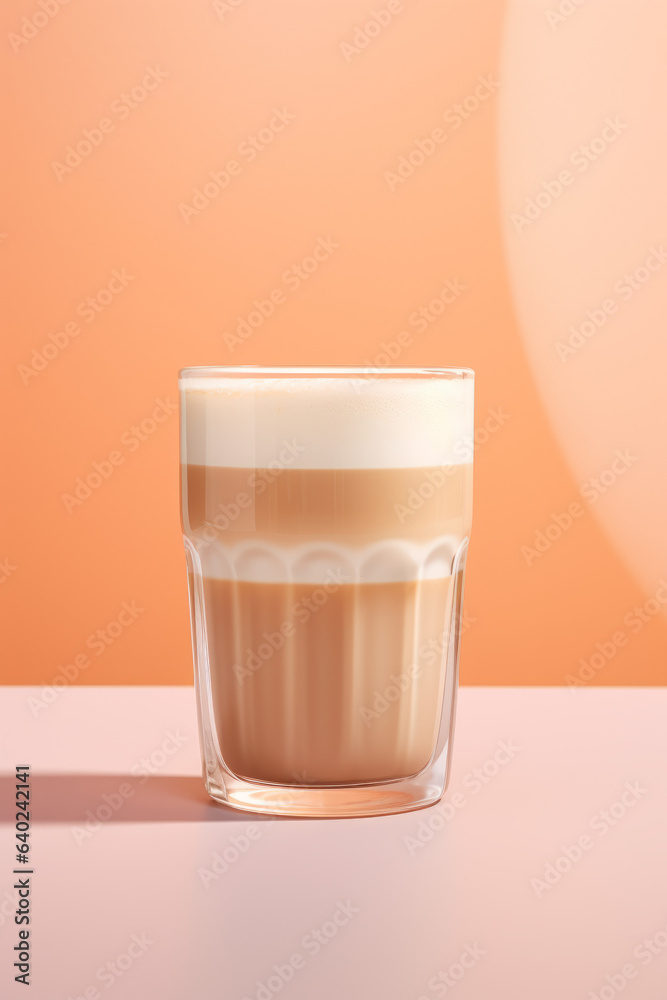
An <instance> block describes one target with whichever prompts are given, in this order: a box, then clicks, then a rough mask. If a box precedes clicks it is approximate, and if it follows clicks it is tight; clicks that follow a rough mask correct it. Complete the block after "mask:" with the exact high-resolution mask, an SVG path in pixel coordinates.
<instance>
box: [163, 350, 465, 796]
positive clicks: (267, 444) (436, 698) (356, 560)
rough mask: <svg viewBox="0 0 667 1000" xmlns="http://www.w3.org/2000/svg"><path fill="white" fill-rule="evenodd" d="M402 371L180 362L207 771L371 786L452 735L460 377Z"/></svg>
mask: <svg viewBox="0 0 667 1000" xmlns="http://www.w3.org/2000/svg"><path fill="white" fill-rule="evenodd" d="M321 371H324V373H321ZM395 372H396V373H395ZM400 372H401V370H400V369H399V370H394V371H392V370H388V373H387V374H384V373H383V375H382V376H373V377H368V376H366V377H364V376H363V374H360V373H357V374H354V373H350V374H347V373H346V372H345V370H344V369H341V370H336V373H335V375H329V374H328V373H327V372H326V370H317V373H316V374H315V373H311V371H310V370H308V369H303V370H300V369H295V370H290V371H289V372H285V373H282V372H281V373H279V374H274V373H271V374H267V375H262V374H261V370H260V372H259V373H257V372H254V371H253V370H252V369H247V370H243V369H237V370H234V371H233V372H230V373H227V372H226V371H225V370H224V369H203V370H198V369H190V370H187V371H186V372H184V373H182V379H181V392H182V438H181V440H182V454H181V458H182V480H181V482H182V517H183V528H184V533H185V539H186V550H187V553H188V566H189V575H190V591H191V607H192V621H193V642H194V645H195V657H196V660H197V661H198V662H197V668H198V685H199V692H198V697H199V700H200V712H201V713H202V717H203V722H202V726H203V730H204V745H203V752H204V759H205V764H206V767H207V768H208V770H209V773H213V771H214V770H217V769H218V768H219V769H220V772H221V773H222V774H223V776H224V775H228V776H229V777H230V778H234V779H238V780H239V781H241V782H246V783H267V784H273V785H279V786H281V787H283V788H301V789H303V788H311V789H316V788H324V787H330V788H335V787H339V788H340V787H350V786H359V785H379V784H382V783H387V782H398V781H405V779H410V778H411V777H413V776H415V775H418V774H420V773H421V772H423V771H424V769H426V768H428V766H429V765H430V764H431V763H432V762H433V760H434V757H435V756H436V752H437V749H438V742H439V739H440V741H441V742H442V741H443V739H444V741H445V742H446V741H447V739H448V738H449V728H448V727H449V726H450V718H445V719H444V722H443V715H444V714H446V713H445V709H446V711H447V712H449V714H450V716H451V713H452V711H453V704H451V703H452V701H453V695H454V692H453V690H450V692H449V696H448V697H447V692H446V688H447V680H448V671H450V672H452V671H455V670H456V663H455V660H456V657H457V656H458V635H457V628H456V626H457V615H458V612H459V611H460V602H461V596H462V578H463V569H464V564H465V550H466V546H467V539H468V534H469V531H470V521H471V506H472V403H473V396H472V385H473V382H472V378H471V377H467V376H466V374H465V373H461V372H460V371H458V372H456V373H455V374H454V375H452V376H450V377H443V376H442V375H441V374H440V373H438V372H435V373H424V375H423V377H413V376H412V372H410V374H409V375H405V376H402V375H401V374H400ZM454 647H456V648H454ZM449 680H450V688H451V687H452V683H453V680H454V678H453V677H450V678H449ZM448 701H449V703H450V704H449V706H447V702H448ZM443 725H444V730H443ZM219 780H223V779H219Z"/></svg>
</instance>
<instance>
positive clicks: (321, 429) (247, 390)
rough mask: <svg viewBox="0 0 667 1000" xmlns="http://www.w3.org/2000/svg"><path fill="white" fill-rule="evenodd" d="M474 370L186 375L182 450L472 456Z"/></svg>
mask: <svg viewBox="0 0 667 1000" xmlns="http://www.w3.org/2000/svg"><path fill="white" fill-rule="evenodd" d="M473 385H474V383H473V379H472V378H454V379H448V378H444V377H434V378H400V377H396V378H393V377H392V378H388V377H383V378H373V377H372V376H371V377H368V376H366V377H362V376H360V377H359V378H354V377H347V378H328V377H322V378H308V377H300V378H281V379H278V378H261V377H253V378H230V377H220V378H183V379H181V380H180V389H181V404H182V405H181V450H182V453H181V459H182V461H183V462H188V463H190V464H192V465H212V466H220V467H224V466H229V467H233V468H244V469H251V468H258V469H266V468H277V467H284V468H300V469H405V468H421V467H425V466H435V465H458V464H462V463H464V462H470V461H472V448H473V432H474V428H473Z"/></svg>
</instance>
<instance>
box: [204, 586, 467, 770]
mask: <svg viewBox="0 0 667 1000" xmlns="http://www.w3.org/2000/svg"><path fill="white" fill-rule="evenodd" d="M451 582H452V580H451V578H446V579H433V580H421V581H416V580H415V581H409V582H403V583H397V582H395V583H377V584H355V585H350V584H335V583H334V584H330V585H328V586H313V585H309V584H294V583H292V584H276V583H251V582H238V581H231V580H218V579H206V578H204V580H203V596H204V607H205V619H206V630H207V639H208V655H209V660H210V672H211V691H212V700H213V713H214V717H215V727H216V731H217V735H218V740H219V744H220V749H221V753H222V757H223V759H224V761H225V763H226V765H227V767H228V768H229V769H230V770H231V771H233V772H234V773H235V774H237V775H238V776H240V777H244V778H249V779H252V780H257V781H268V782H277V783H284V784H295V783H296V784H346V783H356V782H376V781H385V780H388V779H392V778H394V779H395V778H404V777H408V776H410V775H413V774H415V773H417V772H418V771H420V770H421V769H422V768H423V767H425V765H426V764H427V763H428V761H429V760H430V758H431V756H432V754H433V751H434V748H435V744H436V739H437V733H438V727H439V722H440V713H441V709H442V697H443V686H444V673H445V671H444V655H445V652H446V646H447V636H448V634H449V620H450V617H451V608H450V603H451Z"/></svg>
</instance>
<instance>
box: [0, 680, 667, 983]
mask: <svg viewBox="0 0 667 1000" xmlns="http://www.w3.org/2000/svg"><path fill="white" fill-rule="evenodd" d="M1 696H2V703H1V706H2V708H1V712H2V714H1V719H2V725H1V727H0V728H1V734H0V739H1V746H2V773H3V778H2V781H1V782H0V785H1V794H0V816H1V819H2V826H1V828H0V829H1V831H2V832H1V835H0V878H1V880H2V882H1V883H0V996H2V997H3V998H4V997H7V998H12V997H15V996H16V997H29V998H32V1000H67V998H68V997H71V998H72V1000H74V998H76V997H85V996H86V992H85V991H86V989H88V991H89V992H88V997H92V996H97V997H109V998H110V1000H126V998H127V1000H139V998H142V1000H143V998H156V1000H172V998H173V1000H243V998H250V1000H255V998H258V1000H268V998H272V997H274V996H279V997H281V998H284V1000H375V998H378V1000H420V998H421V1000H424V998H426V1000H433V998H436V997H439V996H446V997H454V998H455V1000H466V998H467V1000H578V998H581V1000H592V998H593V997H598V998H600V1000H612V998H613V997H615V996H617V995H622V996H623V997H624V998H625V1000H665V998H667V826H666V823H665V820H666V819H667V781H666V780H665V767H666V764H667V692H666V691H665V690H662V689H660V690H658V689H646V688H645V689H628V688H623V689H621V688H615V689H600V688H598V689H584V690H578V691H576V692H572V691H570V690H567V689H554V688H464V689H463V690H462V691H461V694H460V700H459V711H458V719H457V726H456V739H455V753H454V767H453V776H452V781H451V784H450V787H449V790H448V792H447V793H446V795H445V798H444V800H443V801H444V802H446V803H449V804H450V808H449V809H447V810H440V811H439V810H438V807H432V808H430V809H428V810H421V811H419V812H413V813H406V814H403V815H397V816H388V817H378V818H374V819H356V820H333V821H325V820H278V821H271V820H270V819H266V818H263V817H255V816H252V815H249V814H243V813H239V812H234V811H232V810H229V809H225V808H222V807H220V806H216V805H214V804H212V803H210V804H209V802H208V800H207V798H206V796H205V794H204V793H203V786H202V785H201V779H200V765H199V749H198V744H197V731H196V715H195V702H194V694H193V691H192V689H190V688H183V687H177V688H164V687H163V688H134V687H133V688H123V687H114V688H72V689H67V690H63V691H61V692H60V693H59V694H58V697H57V698H56V699H55V701H53V703H52V704H50V705H49V706H48V707H46V708H44V709H43V710H40V711H39V714H38V715H37V716H36V717H35V715H34V714H33V712H32V711H31V709H30V707H29V704H28V698H30V697H35V696H37V697H39V696H40V691H39V689H36V688H4V689H2V694H1ZM170 734H171V736H170ZM174 737H175V739H174ZM170 740H171V742H170ZM165 741H166V742H165ZM501 744H505V746H506V748H507V747H509V752H508V751H507V749H506V750H505V751H503V750H502V749H501V752H500V753H499V754H498V760H499V761H500V763H497V762H494V756H495V755H496V754H497V752H498V750H499V748H501ZM163 746H164V747H165V749H162V748H163ZM166 751H169V752H166ZM142 758H143V759H148V760H149V761H150V760H151V758H152V764H151V767H153V768H154V770H155V774H154V776H152V777H151V778H150V779H148V780H145V781H143V783H142V778H141V774H138V773H137V766H138V767H139V768H141V767H142V765H141V763H140V762H141V760H142ZM15 764H30V766H31V768H32V774H33V779H32V795H33V798H32V802H31V810H32V818H33V820H34V822H33V827H32V833H31V843H32V857H31V860H32V866H33V867H34V872H35V874H34V876H33V895H32V918H33V920H32V924H31V930H32V935H31V947H32V949H33V953H34V959H33V973H32V985H31V987H30V989H29V990H28V989H26V988H25V987H24V986H22V985H19V984H15V983H14V982H13V975H14V972H13V970H12V962H13V961H14V958H13V957H12V954H13V953H12V948H13V946H14V945H15V944H16V943H17V933H16V932H17V928H16V927H15V925H14V923H13V911H14V909H15V903H14V899H13V896H12V890H11V886H12V881H13V878H14V876H12V874H11V872H12V869H13V868H14V867H16V864H15V862H14V855H15V849H14V839H13V838H14V831H13V827H12V825H11V824H12V823H13V821H14V809H13V794H14V792H13V786H14V777H13V767H14V765H15ZM475 768H478V769H481V773H482V775H483V777H484V778H485V780H484V781H483V782H482V781H480V780H479V778H477V777H476V776H475V773H474V769H475ZM484 768H486V773H485V772H484ZM121 785H122V786H123V788H124V790H125V793H126V794H128V788H129V789H130V793H129V794H128V797H127V798H123V796H122V795H120V796H119V788H120V786H121ZM104 795H107V796H109V798H110V801H111V802H112V804H115V805H116V806H118V804H119V801H120V803H121V804H120V805H119V807H118V808H117V809H116V811H115V812H113V815H112V817H111V818H110V819H106V820H105V821H104V822H102V823H100V824H99V827H98V828H96V829H94V830H93V831H92V832H89V833H88V835H85V834H82V833H81V832H80V831H81V830H83V829H84V827H83V824H84V823H85V820H86V812H87V810H90V812H92V813H95V812H96V811H97V810H98V809H99V808H100V807H101V806H104V805H105V800H104V798H103V796H104ZM453 802H455V803H456V805H457V808H454V807H453V806H452V805H451V804H452V803H453ZM109 811H111V810H110V808H108V809H107V810H106V812H109ZM101 812H102V815H103V816H105V815H106V813H105V810H104V809H102V810H101ZM605 814H606V816H605ZM420 834H421V837H422V840H423V842H422V841H420V840H419V835H420ZM82 838H84V839H82ZM580 838H583V841H582V843H583V844H584V845H585V849H581V848H580V849H579V852H577V851H576V850H573V849H572V845H575V844H576V843H577V841H579V840H580ZM565 848H568V849H569V853H570V855H571V856H572V857H574V858H577V860H575V861H568V860H567V858H565V857H564V849H565ZM578 853H579V854H580V855H581V856H580V857H578ZM216 855H218V856H219V857H220V858H222V859H223V862H224V859H225V858H226V859H227V861H228V863H227V867H226V870H224V871H223V870H222V865H221V864H220V863H219V862H218V865H217V869H218V871H217V873H216V871H215V870H214V868H215V865H214V860H215V857H216ZM559 857H560V858H561V861H560V862H559V865H560V868H561V869H563V871H562V873H558V872H557V871H556V869H555V868H554V869H551V881H552V882H553V884H552V885H551V886H550V887H548V888H546V887H544V885H543V884H540V882H542V883H544V877H545V872H546V870H547V866H548V865H549V864H550V863H551V864H555V863H556V862H557V860H558V859H559ZM568 866H569V870H567V869H568ZM207 873H208V875H207ZM531 880H536V881H534V882H532V881H531ZM537 880H540V881H537ZM205 882H206V883H207V884H205ZM334 918H335V919H336V920H337V921H338V923H337V924H336V922H334ZM322 928H324V930H323V931H322V930H321V929H322ZM314 930H315V931H318V932H319V933H320V934H321V941H322V942H323V943H322V944H319V945H317V943H316V938H315V937H313V931H314ZM327 934H328V935H329V936H328V937H327ZM133 935H136V937H137V938H138V939H139V940H140V941H143V945H141V946H140V945H138V944H136V943H135V944H134V945H133V946H132V948H131V949H130V951H131V952H134V957H130V958H128V957H127V956H128V947H129V946H130V944H131V942H132V938H133ZM464 955H465V956H466V957H465V959H464V961H463V963H462V962H460V961H459V960H460V959H461V958H462V956H464ZM118 956H120V958H119V959H118V963H117V964H113V963H115V962H116V959H117V958H118ZM292 956H297V957H296V959H295V962H294V964H295V965H296V966H297V968H296V971H294V969H292V974H291V976H289V977H288V973H287V971H286V970H285V967H286V966H288V965H289V963H290V960H291V958H292ZM108 963H112V965H111V968H109V966H108ZM274 966H277V967H278V968H279V969H281V968H282V969H283V972H284V976H283V978H273V979H272V978H271V977H275V976H276V975H277V973H276V971H275V969H274ZM466 966H467V967H466ZM624 967H625V972H623V971H622V970H623V968H624ZM99 970H103V971H102V972H101V973H100V975H101V976H102V977H103V978H98V977H97V974H98V971H99ZM105 970H106V971H105ZM285 977H288V981H287V982H284V981H283V980H284V978H285ZM267 981H269V983H270V991H269V990H268V989H266V988H264V989H262V988H260V984H267ZM93 988H94V989H96V990H97V993H95V992H93Z"/></svg>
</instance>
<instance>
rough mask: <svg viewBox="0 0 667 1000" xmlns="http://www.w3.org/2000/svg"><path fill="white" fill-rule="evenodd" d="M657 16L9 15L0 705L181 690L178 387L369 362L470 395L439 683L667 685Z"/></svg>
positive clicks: (121, 5) (112, 3)
mask: <svg viewBox="0 0 667 1000" xmlns="http://www.w3.org/2000/svg"><path fill="white" fill-rule="evenodd" d="M666 21H667V18H666V16H665V11H664V8H663V6H662V5H661V4H660V3H659V2H658V0H655V2H652V3H650V2H648V0H642V2H638V3H636V4H635V3H633V4H632V5H631V6H630V5H628V4H621V3H616V2H612V0H608V2H606V3H604V4H602V3H601V2H599V0H598V2H595V0H590V2H589V3H581V2H579V3H577V2H574V0H573V2H569V0H562V2H561V0H550V2H542V0H531V2H528V0H512V2H511V3H508V4H504V3H501V2H496V0H485V2H482V0H400V2H399V0H377V2H376V3H370V2H369V0H312V2H311V0H309V2H307V0H300V2H297V0H228V2H225V0H218V2H215V3H214V2H211V0H141V2H137V0H86V2H83V0H69V2H68V3H65V4H62V3H61V2H60V0H37V2H21V0H6V2H5V3H4V4H3V5H2V12H1V13H0V43H1V45H2V55H1V58H0V62H1V64H2V79H3V84H2V87H3V93H4V94H5V97H6V99H5V101H4V102H3V110H2V112H1V115H2V121H1V125H2V135H3V136H4V138H5V143H6V155H5V158H4V160H5V165H4V168H3V182H2V186H3V195H4V197H3V210H2V217H1V219H0V230H1V233H2V236H1V239H0V257H1V258H2V259H1V269H2V280H3V284H4V286H5V287H4V302H5V304H6V308H5V323H4V329H5V336H4V351H3V361H2V366H1V369H0V398H1V400H2V409H3V418H2V420H3V422H2V426H3V436H2V437H3V445H2V447H3V452H4V454H3V457H2V469H3V473H4V476H3V489H2V521H1V524H0V560H2V564H1V568H0V579H1V581H2V582H0V612H1V614H2V649H3V660H4V666H3V674H2V679H3V680H4V681H5V682H9V683H36V684H47V685H48V684H51V683H52V682H53V680H54V679H56V680H57V679H58V678H64V680H63V683H70V682H71V683H84V684H115V683H118V684H127V683H130V684H132V683H135V684H151V683H174V684H187V683H189V682H190V680H191V662H190V649H189V634H188V620H187V597H186V583H185V564H184V558H183V553H182V544H181V537H180V528H179V519H178V475H177V462H178V420H177V416H176V414H175V412H174V408H173V407H174V404H175V403H176V401H177V391H176V373H177V370H178V368H179V367H182V366H185V365H196V364H229V363H234V364H280V363H286V364H295V363H300V364H327V363H329V364H381V363H383V362H384V363H386V361H387V360H388V358H387V357H383V352H387V350H389V351H390V353H392V354H394V355H395V357H394V359H393V360H395V361H396V360H399V361H400V364H405V365H467V366H471V367H473V368H475V370H476V372H477V403H476V413H477V416H476V425H477V428H478V434H477V438H478V449H477V455H476V462H477V465H476V482H475V514H474V530H473V538H472V545H471V554H470V561H469V583H468V588H467V595H466V613H467V627H466V632H465V639H464V647H463V658H462V680H463V682H464V683H469V684H563V683H566V682H567V679H568V675H569V677H570V679H571V678H577V679H578V680H579V681H581V682H584V683H587V684H661V683H664V681H665V669H664V665H665V647H666V637H667V632H666V624H665V617H664V611H665V607H667V604H666V603H665V602H667V585H665V584H661V582H660V581H661V580H667V551H666V543H665V531H664V506H665V504H664V498H665V472H664V469H665V446H664V444H663V440H664V438H665V417H664V412H665V410H664V389H663V383H664V370H665V360H666V358H665V353H666V351H665V342H664V316H665V298H666V296H665V289H666V275H667V257H666V256H665V252H664V248H663V243H662V242H661V241H665V240H667V210H666V209H667V206H666V204H665V195H664V188H665V185H664V158H665V151H666V148H667V144H666V142H665V135H664V126H663V113H664V107H665V96H666V95H665V84H664V66H663V64H662V61H661V60H662V57H661V53H662V52H664V47H665V41H666V35H667V23H666ZM565 175H567V176H565ZM318 245H319V247H320V248H321V249H320V251H319V257H320V258H322V259H320V260H319V261H318V262H317V267H315V266H314V261H313V259H312V256H311V255H312V253H313V250H314V249H315V247H316V246H318ZM309 258H310V259H309ZM624 276H625V277H624ZM628 276H629V277H628ZM619 282H620V284H619ZM447 289H449V291H447ZM453 289H454V290H455V291H452V290H453ZM276 290H279V292H280V294H279V293H278V292H277V291H276ZM443 290H444V294H443ZM272 292H273V293H274V303H273V311H272V313H271V315H268V316H265V317H262V316H261V313H260V314H257V312H256V310H257V306H256V305H255V300H258V301H260V302H264V303H265V304H264V307H263V308H264V312H265V313H268V312H269V311H270V309H269V306H268V305H266V301H267V300H269V301H270V298H271V293H272ZM445 299H446V300H447V301H444V300H445ZM420 310H422V313H421V315H420V312H419V311H420ZM251 313H253V316H252V317H251V319H250V320H248V317H249V314H251ZM259 320H261V322H259ZM244 321H245V323H249V322H252V323H253V324H254V325H253V326H251V325H244ZM402 331H408V333H409V334H410V336H409V337H408V336H403V337H402V338H401V341H399V339H398V338H399V335H400V334H401V332H402ZM559 345H560V346H559ZM563 345H565V346H563ZM399 349H400V353H397V352H398V351H399ZM110 456H112V457H111V458H110ZM96 468H97V474H98V479H95V477H94V476H93V478H92V483H98V481H99V485H95V486H94V487H88V489H86V488H85V486H84V487H83V488H82V487H81V485H79V488H78V496H77V494H76V490H77V483H78V482H79V481H80V480H81V481H84V482H85V480H86V479H87V478H88V477H90V476H91V474H92V473H95V472H96ZM594 480H597V482H598V485H596V484H595V483H594V482H593V481H594ZM602 490H604V492H602ZM572 505H574V506H572ZM568 509H569V510H570V514H568V513H567V511H568ZM573 511H574V513H575V515H576V516H572V512H573ZM559 522H560V527H559ZM633 609H636V610H633ZM115 623H116V624H115ZM109 626H110V627H109ZM58 682H59V681H58Z"/></svg>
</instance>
